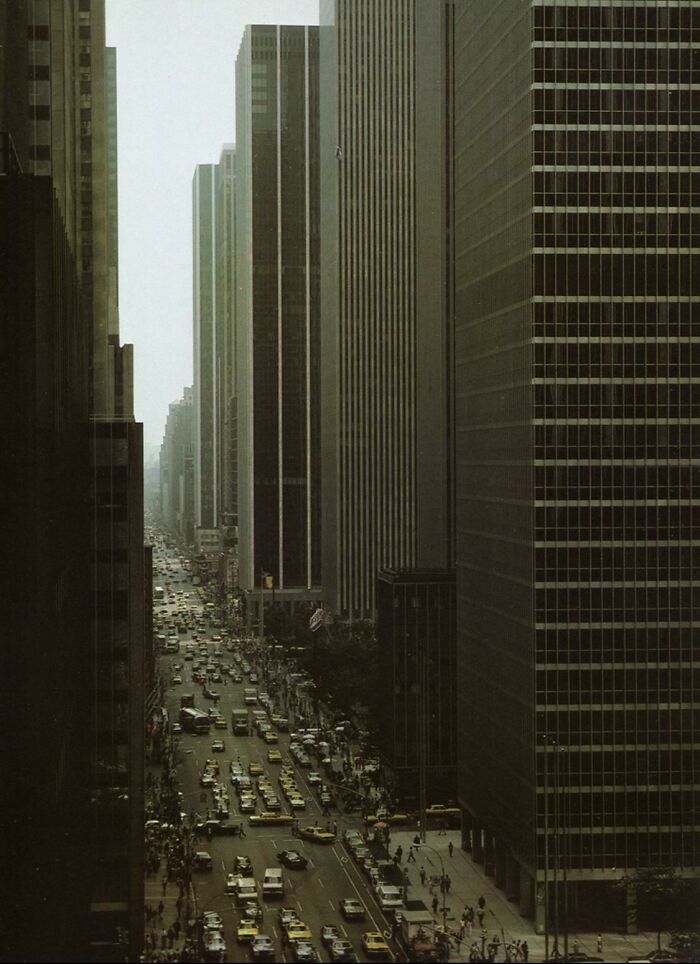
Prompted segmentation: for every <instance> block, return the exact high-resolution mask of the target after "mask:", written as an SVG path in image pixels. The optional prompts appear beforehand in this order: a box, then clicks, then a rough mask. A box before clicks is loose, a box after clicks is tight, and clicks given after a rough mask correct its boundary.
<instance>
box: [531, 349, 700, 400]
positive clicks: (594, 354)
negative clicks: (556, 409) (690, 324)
mask: <svg viewBox="0 0 700 964" xmlns="http://www.w3.org/2000/svg"><path fill="white" fill-rule="evenodd" d="M532 357H533V363H534V365H535V367H536V368H537V367H541V366H543V367H545V368H549V367H551V366H555V365H556V366H562V367H565V368H568V369H571V371H570V373H569V374H570V376H571V377H573V378H575V377H576V375H577V369H580V371H578V374H579V375H584V376H585V375H589V376H591V377H592V376H593V375H594V374H595V372H594V371H591V369H605V368H607V367H609V366H616V367H617V368H622V369H625V368H628V367H630V366H632V367H640V366H641V367H642V368H643V369H644V370H642V371H639V374H640V375H646V376H647V377H648V378H653V377H654V375H655V374H658V375H661V376H662V377H663V376H664V375H671V374H678V372H675V373H674V372H673V371H668V372H666V371H665V369H666V368H667V367H668V368H669V369H680V370H681V371H682V372H683V373H684V374H693V375H696V374H699V372H696V371H693V369H695V368H697V366H698V364H700V342H696V341H670V342H666V341H662V340H661V339H659V340H654V341H650V342H646V343H644V342H643V343H642V344H641V345H637V344H634V343H633V342H631V341H605V340H601V341H559V342H557V341H556V340H552V341H545V342H535V343H534V344H533V346H532ZM684 369H690V371H683V370H684ZM558 374H559V375H563V374H564V373H563V372H559V373H558ZM599 374H601V375H602V374H604V372H602V371H601V372H599ZM612 374H615V375H624V370H623V371H615V372H613V373H612ZM548 387H549V386H547V385H543V386H542V388H543V389H547V388H548ZM575 387H578V386H575ZM600 387H607V386H600ZM664 387H666V386H664ZM545 394H546V393H545ZM610 394H611V393H610V392H608V398H609V397H610Z"/></svg>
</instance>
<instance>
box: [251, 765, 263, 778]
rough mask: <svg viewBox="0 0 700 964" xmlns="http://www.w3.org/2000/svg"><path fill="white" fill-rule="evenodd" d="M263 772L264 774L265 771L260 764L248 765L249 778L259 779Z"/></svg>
mask: <svg viewBox="0 0 700 964" xmlns="http://www.w3.org/2000/svg"><path fill="white" fill-rule="evenodd" d="M264 772H265V769H264V767H263V765H262V763H249V764H248V773H249V774H250V776H251V777H260V776H262V775H263V773H264Z"/></svg>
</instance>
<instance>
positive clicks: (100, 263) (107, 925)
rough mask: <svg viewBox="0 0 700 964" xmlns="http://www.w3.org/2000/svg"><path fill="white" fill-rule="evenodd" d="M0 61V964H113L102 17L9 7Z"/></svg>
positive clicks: (133, 707) (112, 639)
mask: <svg viewBox="0 0 700 964" xmlns="http://www.w3.org/2000/svg"><path fill="white" fill-rule="evenodd" d="M0 49H2V50H3V56H2V58H1V62H0V129H2V133H1V134H0V143H1V144H2V155H3V162H2V165H1V166H0V171H1V172H2V173H1V174H0V225H2V227H1V228H0V234H1V237H2V241H1V243H2V251H1V252H0V310H1V312H2V317H3V318H4V319H5V320H6V322H7V324H6V326H5V328H4V334H5V336H6V337H7V338H8V346H10V345H11V346H12V347H11V352H12V355H13V357H14V360H15V362H16V364H13V365H11V366H8V377H7V378H6V380H5V382H4V388H5V390H6V392H8V397H7V399H6V404H5V411H6V415H7V423H8V424H7V426H6V428H7V446H6V451H5V456H6V460H7V474H6V476H5V479H4V481H5V482H6V483H7V484H8V487H9V491H10V492H11V496H10V498H9V502H8V506H7V508H8V510H9V511H8V528H7V531H6V536H7V538H8V539H9V542H10V544H11V545H13V546H15V547H16V550H15V556H14V559H13V565H12V566H11V573H10V587H9V591H8V593H7V595H6V598H8V599H11V600H12V605H11V606H10V630H9V635H10V638H11V639H12V640H13V647H12V652H11V653H8V654H7V659H6V666H5V671H6V673H7V675H8V679H11V680H12V687H11V690H12V691H11V693H10V694H9V699H8V706H7V710H8V713H10V715H11V716H12V718H13V719H14V725H13V728H12V733H11V736H10V738H9V739H8V741H7V744H8V754H7V757H8V758H7V766H8V768H9V772H11V773H12V774H13V780H12V784H11V787H9V786H8V788H9V789H10V790H11V795H10V796H9V798H8V797H7V795H3V803H2V811H3V815H4V819H5V826H6V839H7V843H8V846H7V850H6V859H8V861H9V863H10V865H11V866H13V867H14V868H15V873H14V874H13V879H12V881H11V882H10V881H8V883H11V889H10V892H9V893H8V894H7V895H6V896H5V895H3V906H4V907H5V908H6V911H7V919H8V926H7V927H6V928H5V931H4V934H3V941H2V955H3V956H7V959H13V960H30V959H35V960H91V961H94V960H106V959H109V960H114V959H119V960H123V958H124V956H125V955H132V956H133V955H136V956H138V954H139V953H140V950H141V946H142V929H143V915H142V912H141V908H142V906H143V863H142V858H143V839H142V837H143V758H142V753H143V687H142V677H143V652H142V646H143V637H144V612H143V586H144V579H143V560H144V551H143V504H142V491H141V490H142V481H141V463H142V455H141V435H140V432H141V427H140V425H137V424H136V423H135V422H134V420H133V411H131V410H130V408H129V404H130V399H131V395H132V392H131V370H130V358H131V349H130V346H120V345H119V338H118V327H117V326H116V324H115V326H114V327H113V329H112V332H111V338H110V333H109V332H108V324H107V319H108V317H109V311H108V294H107V284H106V279H107V268H106V265H107V260H108V259H107V244H106V237H107V228H106V225H107V220H108V218H107V196H108V194H109V192H110V187H109V185H108V180H107V176H106V167H105V127H106V119H105V118H106V115H108V114H110V113H111V109H112V108H113V109H114V111H116V105H115V104H114V98H115V96H116V89H115V87H114V85H112V89H111V91H112V92H111V94H110V93H109V84H107V83H106V75H105V38H104V3H103V2H102V0H80V2H79V3H75V2H68V0H66V2H62V0H56V2H55V3H53V2H52V3H51V4H48V3H42V2H35V3H32V4H26V3H19V2H14V0H12V2H8V3H6V4H4V5H3V9H2V12H1V13H0ZM113 189H114V190H115V191H116V183H114V186H113ZM9 351H10V349H9V348H8V352H9ZM29 759H32V760H33V766H32V767H29V766H27V760H29ZM47 815H48V816H47ZM37 906H39V907H41V913H39V914H37V912H36V908H37Z"/></svg>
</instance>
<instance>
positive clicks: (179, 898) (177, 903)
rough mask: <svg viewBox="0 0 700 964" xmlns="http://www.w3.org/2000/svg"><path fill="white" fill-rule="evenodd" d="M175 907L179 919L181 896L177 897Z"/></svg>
mask: <svg viewBox="0 0 700 964" xmlns="http://www.w3.org/2000/svg"><path fill="white" fill-rule="evenodd" d="M175 907H176V908H177V916H178V920H179V918H180V915H181V914H182V897H178V899H177V900H176V901H175Z"/></svg>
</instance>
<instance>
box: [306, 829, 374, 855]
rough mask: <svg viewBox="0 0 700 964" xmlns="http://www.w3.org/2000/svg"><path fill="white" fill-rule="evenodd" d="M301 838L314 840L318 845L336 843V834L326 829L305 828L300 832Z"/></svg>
mask: <svg viewBox="0 0 700 964" xmlns="http://www.w3.org/2000/svg"><path fill="white" fill-rule="evenodd" d="M299 836H300V837H303V838H304V839H305V840H313V841H315V842H316V843H322V844H332V843H335V834H334V833H331V831H330V830H326V829H325V828H324V827H318V826H314V827H303V828H302V829H301V830H300V831H299ZM368 852H369V851H368Z"/></svg>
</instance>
